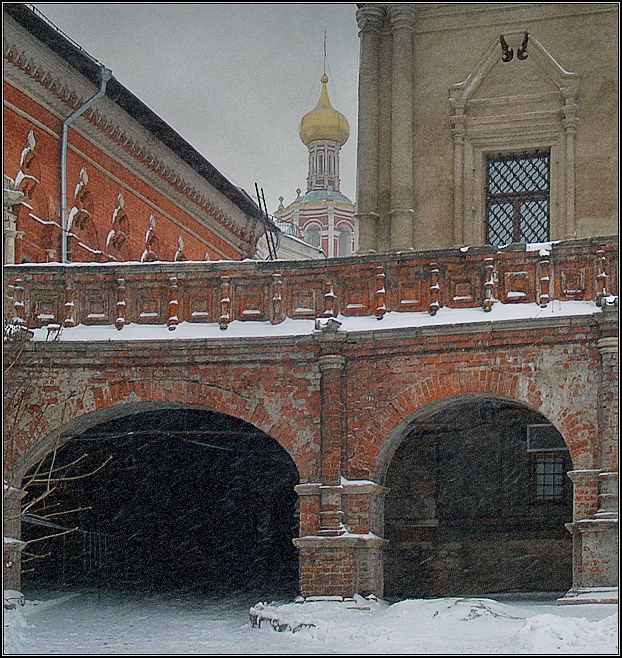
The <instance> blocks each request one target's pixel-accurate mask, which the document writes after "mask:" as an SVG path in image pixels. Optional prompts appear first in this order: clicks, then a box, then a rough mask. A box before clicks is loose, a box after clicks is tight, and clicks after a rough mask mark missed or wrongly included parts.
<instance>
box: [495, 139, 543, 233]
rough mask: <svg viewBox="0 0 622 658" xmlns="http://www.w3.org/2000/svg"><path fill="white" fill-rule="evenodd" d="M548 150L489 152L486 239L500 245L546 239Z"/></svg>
mask: <svg viewBox="0 0 622 658" xmlns="http://www.w3.org/2000/svg"><path fill="white" fill-rule="evenodd" d="M550 159H551V158H550V152H549V151H536V152H532V153H522V154H521V153H518V154H517V153H512V154H507V155H502V156H499V155H497V156H488V158H487V162H486V240H487V242H488V243H489V244H492V245H494V246H500V245H504V244H509V243H511V242H546V241H547V240H548V239H549V213H550V209H549V206H550V202H549V196H550Z"/></svg>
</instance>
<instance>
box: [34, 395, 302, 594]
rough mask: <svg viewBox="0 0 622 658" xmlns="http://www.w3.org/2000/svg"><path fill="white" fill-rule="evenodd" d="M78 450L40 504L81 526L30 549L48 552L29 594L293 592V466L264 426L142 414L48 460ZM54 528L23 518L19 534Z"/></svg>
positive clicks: (195, 414) (95, 431) (76, 441)
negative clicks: (86, 590) (71, 590)
mask: <svg viewBox="0 0 622 658" xmlns="http://www.w3.org/2000/svg"><path fill="white" fill-rule="evenodd" d="M84 453H88V458H87V459H86V460H82V461H80V462H79V464H77V465H76V466H75V467H73V468H71V469H69V470H67V471H64V472H63V477H65V478H67V479H65V481H61V482H60V483H59V485H58V490H57V491H55V492H54V493H53V494H51V495H50V496H48V497H47V498H46V499H45V506H46V508H47V511H48V513H52V514H54V512H58V511H60V512H65V511H68V510H78V511H75V512H71V513H69V514H62V515H58V516H47V523H48V524H49V522H50V521H52V522H53V523H54V524H55V525H57V526H63V527H74V526H78V527H79V531H77V532H72V533H69V534H66V535H63V536H59V537H56V538H52V539H48V540H45V541H40V542H35V543H33V544H29V545H28V547H27V549H26V551H27V552H29V553H37V554H40V555H45V554H47V557H39V558H37V559H35V560H32V562H29V563H26V564H25V565H24V568H25V570H26V569H28V568H29V567H30V568H32V569H33V571H32V572H27V571H26V572H25V573H24V575H23V584H24V589H25V590H27V589H28V587H29V586H36V585H38V584H43V583H46V584H55V585H63V586H71V585H74V584H80V585H85V586H97V587H106V588H121V589H123V588H132V589H137V588H145V589H146V590H160V591H161V590H169V591H170V590H187V591H189V590H192V591H194V592H197V593H205V594H223V593H227V592H230V591H231V590H235V589H245V590H247V591H249V592H250V591H253V592H255V593H257V594H262V595H265V596H278V595H291V594H292V593H295V592H296V591H297V589H298V556H297V550H296V549H295V547H294V546H293V544H292V539H293V538H294V537H296V536H297V535H298V518H297V513H296V503H297V495H296V493H295V492H294V486H295V485H296V484H297V483H298V471H297V469H296V466H295V465H294V462H293V461H292V459H291V457H290V456H289V455H288V454H287V452H286V451H285V450H284V449H283V448H282V447H281V446H280V445H279V444H278V443H277V441H275V440H274V439H272V438H271V437H270V436H268V435H267V434H265V433H264V432H261V431H259V430H257V429H256V428H255V427H253V426H252V425H250V424H248V423H246V422H244V421H241V420H238V419H236V418H233V417H231V416H227V415H225V414H222V413H217V412H211V411H205V410H197V409H190V408H184V409H180V408H174V409H166V410H158V411H148V412H144V413H137V414H134V415H131V416H125V417H123V418H119V419H116V420H113V421H109V422H105V423H102V424H100V425H97V426H96V427H93V428H91V429H90V430H88V431H87V432H84V433H83V434H81V435H80V436H77V437H74V438H73V439H72V440H70V441H69V442H68V443H66V444H65V445H64V446H63V447H62V449H61V450H60V451H59V452H58V454H57V455H56V460H57V463H58V464H70V463H72V462H73V461H74V460H76V459H78V458H79V457H80V456H81V455H83V454H84ZM109 456H112V459H111V460H110V461H109V462H108V463H107V464H106V465H105V466H104V467H103V468H101V469H100V470H98V471H97V472H96V473H95V474H93V475H90V476H88V477H83V478H82V477H80V476H81V475H82V474H83V473H86V472H89V471H90V470H93V469H95V468H97V467H98V466H99V465H101V464H103V463H104V462H106V460H107V458H108V457H109ZM71 478H77V479H71ZM85 508H88V509H85ZM59 531H60V530H59V529H57V528H54V527H52V526H50V525H42V524H41V521H40V520H37V519H32V518H31V519H30V520H29V521H28V522H24V523H23V524H22V532H23V537H24V539H26V540H27V539H33V538H36V537H41V536H44V535H46V534H50V533H55V532H59Z"/></svg>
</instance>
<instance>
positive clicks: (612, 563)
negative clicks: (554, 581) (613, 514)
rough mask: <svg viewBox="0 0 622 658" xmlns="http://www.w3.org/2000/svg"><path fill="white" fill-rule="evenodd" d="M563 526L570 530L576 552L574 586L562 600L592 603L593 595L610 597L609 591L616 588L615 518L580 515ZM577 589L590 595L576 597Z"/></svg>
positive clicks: (595, 596) (616, 538) (616, 529)
mask: <svg viewBox="0 0 622 658" xmlns="http://www.w3.org/2000/svg"><path fill="white" fill-rule="evenodd" d="M566 528H567V529H568V530H569V531H570V532H571V533H572V534H573V539H574V546H575V549H574V551H575V555H574V567H573V572H574V573H573V586H572V588H571V590H570V591H569V592H568V594H566V596H564V597H563V600H564V602H568V601H570V602H573V603H586V602H588V603H594V602H595V601H594V599H595V598H599V597H600V598H602V599H609V598H611V597H610V595H609V592H610V591H611V590H617V588H618V520H617V519H612V518H605V519H602V518H601V519H599V518H592V519H582V520H580V521H575V522H574V523H567V524H566ZM599 592H601V593H603V592H604V593H605V594H606V596H605V594H599ZM577 593H583V594H587V593H593V595H592V594H590V596H581V597H578V596H577ZM560 600H561V599H560ZM603 602H607V601H603Z"/></svg>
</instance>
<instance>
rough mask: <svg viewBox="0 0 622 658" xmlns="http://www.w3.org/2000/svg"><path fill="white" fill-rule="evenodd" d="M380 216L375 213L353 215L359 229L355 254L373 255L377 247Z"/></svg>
mask: <svg viewBox="0 0 622 658" xmlns="http://www.w3.org/2000/svg"><path fill="white" fill-rule="evenodd" d="M379 219H380V216H379V215H378V213H376V212H362V213H357V214H356V215H354V221H355V223H357V224H358V227H359V246H358V250H357V252H356V253H357V254H373V253H375V252H376V250H377V248H378V245H377V226H378V220H379Z"/></svg>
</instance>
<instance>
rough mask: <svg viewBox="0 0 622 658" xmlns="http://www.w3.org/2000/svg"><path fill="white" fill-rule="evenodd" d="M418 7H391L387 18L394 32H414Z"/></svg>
mask: <svg viewBox="0 0 622 658" xmlns="http://www.w3.org/2000/svg"><path fill="white" fill-rule="evenodd" d="M416 12H417V7H416V6H415V5H412V4H408V5H389V6H388V7H387V17H388V19H389V23H390V24H391V29H392V30H412V29H413V27H414V24H415V16H416Z"/></svg>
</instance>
